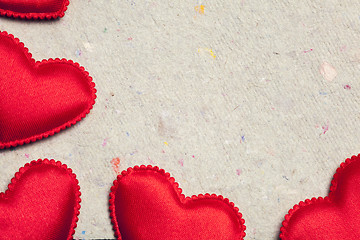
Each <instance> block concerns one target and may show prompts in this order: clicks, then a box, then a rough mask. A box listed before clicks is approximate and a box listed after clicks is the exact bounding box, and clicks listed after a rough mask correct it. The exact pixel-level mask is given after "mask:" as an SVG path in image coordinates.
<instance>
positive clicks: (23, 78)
mask: <svg viewBox="0 0 360 240" xmlns="http://www.w3.org/2000/svg"><path fill="white" fill-rule="evenodd" d="M94 86H95V84H94V83H93V82H92V78H91V77H90V76H89V74H88V73H87V72H86V71H85V70H84V68H82V67H80V66H79V65H78V64H77V63H73V62H72V61H68V60H65V59H62V60H60V59H55V60H52V59H50V60H43V61H42V62H35V60H34V59H32V58H31V54H30V53H28V50H27V49H26V48H24V45H23V44H22V43H19V40H18V39H15V38H14V37H13V36H12V35H8V34H7V33H6V32H0V129H1V130H0V149H1V148H6V147H11V146H16V145H19V144H20V145H22V144H24V143H29V142H33V141H36V140H39V139H41V138H43V137H48V136H50V135H53V134H54V133H56V132H59V131H60V130H62V129H65V128H67V127H69V126H71V125H73V124H75V123H76V122H78V121H80V120H81V119H82V118H84V117H85V116H86V114H87V113H88V112H89V111H90V109H91V108H92V106H93V104H94V103H95V98H96V96H95V92H96V90H95V88H94Z"/></svg>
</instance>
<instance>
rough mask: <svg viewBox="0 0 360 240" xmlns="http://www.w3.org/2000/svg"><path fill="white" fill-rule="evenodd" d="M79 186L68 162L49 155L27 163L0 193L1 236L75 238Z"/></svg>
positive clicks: (1, 237)
mask: <svg viewBox="0 0 360 240" xmlns="http://www.w3.org/2000/svg"><path fill="white" fill-rule="evenodd" d="M79 189H80V187H79V185H78V181H77V179H76V175H75V174H74V173H72V171H71V169H69V168H67V166H66V165H62V164H61V163H60V162H55V161H54V160H50V161H49V160H47V159H45V160H38V161H32V162H31V163H27V164H26V165H25V166H24V167H22V168H20V170H19V172H17V173H16V174H15V177H14V178H13V179H12V180H11V184H9V187H8V190H7V191H6V192H5V194H4V193H0V239H4V240H6V239H9V240H10V239H17V240H21V239H24V240H32V239H34V240H35V239H52V240H60V239H61V240H63V239H72V235H73V234H74V233H75V230H74V229H75V227H76V222H77V221H78V217H77V216H78V215H79V209H80V191H79Z"/></svg>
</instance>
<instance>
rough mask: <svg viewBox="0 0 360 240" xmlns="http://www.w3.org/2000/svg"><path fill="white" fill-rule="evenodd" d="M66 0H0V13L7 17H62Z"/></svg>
mask: <svg viewBox="0 0 360 240" xmlns="http://www.w3.org/2000/svg"><path fill="white" fill-rule="evenodd" d="M68 5H69V1H68V0H0V15H3V16H8V17H15V18H17V17H20V18H28V19H30V18H34V19H45V18H46V19H51V18H58V17H63V16H64V12H65V11H66V9H67V6H68Z"/></svg>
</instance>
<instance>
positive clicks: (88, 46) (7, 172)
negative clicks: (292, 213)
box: [0, 0, 360, 240]
mask: <svg viewBox="0 0 360 240" xmlns="http://www.w3.org/2000/svg"><path fill="white" fill-rule="evenodd" d="M359 13H360V3H359V1H340V0H326V1H324V0H311V1H310V0H304V1H268V0H253V1H250V0H238V1H228V0H214V1H137V0H121V1H120V0H116V1H105V0H97V1H94V0H72V1H70V5H69V6H68V10H67V11H66V13H65V16H64V17H63V18H61V19H59V20H55V21H25V20H14V19H8V18H4V17H2V18H0V30H2V31H7V32H9V33H11V34H13V35H15V37H18V38H19V39H20V40H21V41H22V42H24V44H25V46H26V47H28V48H29V50H30V52H31V53H32V54H33V57H34V58H35V59H36V60H41V59H47V58H56V57H58V58H67V59H72V60H74V61H76V62H78V63H79V64H80V65H82V66H84V67H85V69H86V70H87V71H88V72H89V73H90V75H91V76H92V77H93V81H94V82H95V84H96V88H97V90H98V92H97V99H96V104H95V105H94V108H93V109H92V110H91V112H90V114H89V115H88V116H87V117H86V118H85V119H84V120H82V121H81V122H79V123H78V124H76V125H75V126H73V127H71V128H69V129H67V130H64V131H62V132H60V133H58V134H56V135H54V136H52V137H49V138H47V139H43V140H41V141H37V142H36V143H32V144H27V145H24V146H20V147H16V148H14V149H6V150H1V151H0V166H1V167H0V188H1V189H0V191H5V190H6V187H7V184H8V183H9V181H10V179H11V178H12V177H13V175H14V173H15V172H16V171H17V170H18V169H19V168H20V167H22V166H23V165H24V164H25V163H26V162H30V161H31V160H33V159H38V158H42V159H43V158H54V159H55V160H58V161H61V162H62V163H64V164H67V165H68V166H69V167H70V168H72V169H73V171H74V172H75V173H76V175H77V178H78V179H79V182H80V187H81V192H82V195H81V198H82V202H81V209H80V215H79V222H78V227H77V228H76V233H75V235H74V237H75V238H79V239H92V238H114V233H113V230H112V226H111V223H110V217H109V211H108V199H109V197H108V195H109V192H110V186H111V185H112V182H113V180H115V178H116V175H117V172H119V171H122V170H125V169H126V168H128V167H132V166H134V165H140V164H146V165H147V164H152V165H157V166H159V167H161V168H164V169H165V170H166V171H168V172H170V173H171V174H172V176H174V177H175V178H176V180H177V182H179V184H180V187H181V188H182V189H183V191H184V193H185V194H186V195H193V194H199V193H206V192H209V193H216V194H221V195H224V196H225V197H227V198H229V199H230V200H231V201H232V202H234V203H235V205H236V206H237V207H238V208H239V209H240V211H241V213H242V214H243V217H244V219H245V225H246V227H247V229H246V234H247V236H246V237H245V239H249V240H250V239H261V240H270V239H277V238H278V235H279V229H280V226H281V222H282V221H283V217H284V215H285V214H286V213H287V211H288V209H290V208H292V206H293V205H294V204H296V203H298V202H299V201H301V200H304V199H306V198H310V197H313V196H325V195H327V192H328V189H329V182H330V179H331V178H332V176H333V174H334V171H335V170H336V168H337V167H338V166H339V164H340V163H341V162H342V161H343V160H344V159H345V158H347V157H351V156H352V155H354V154H358V153H359V152H360V131H359V130H360V127H359V126H360V121H359V118H360V111H359V102H360V80H359V76H360V44H359V39H360V18H359V16H360V14H359ZM0 94H1V93H0ZM0 114H1V113H0Z"/></svg>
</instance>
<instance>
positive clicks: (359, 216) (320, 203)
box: [280, 155, 360, 240]
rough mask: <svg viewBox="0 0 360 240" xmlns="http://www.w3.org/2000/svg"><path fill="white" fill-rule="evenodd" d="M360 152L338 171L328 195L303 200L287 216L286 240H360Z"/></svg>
mask: <svg viewBox="0 0 360 240" xmlns="http://www.w3.org/2000/svg"><path fill="white" fill-rule="evenodd" d="M359 189H360V155H358V156H353V157H352V158H351V159H346V160H345V162H344V163H342V164H341V165H340V167H339V168H338V169H337V170H336V173H335V175H334V177H333V180H332V182H331V187H330V193H329V196H328V197H325V198H321V197H320V198H317V199H316V198H312V199H311V200H309V199H307V200H306V201H305V202H300V203H299V204H298V205H295V206H294V207H293V209H291V210H290V211H289V213H288V214H287V215H286V216H285V220H284V221H283V227H282V228H281V233H280V238H281V239H282V240H307V239H308V240H340V239H341V240H358V239H360V205H359V202H360V191H359Z"/></svg>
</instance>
